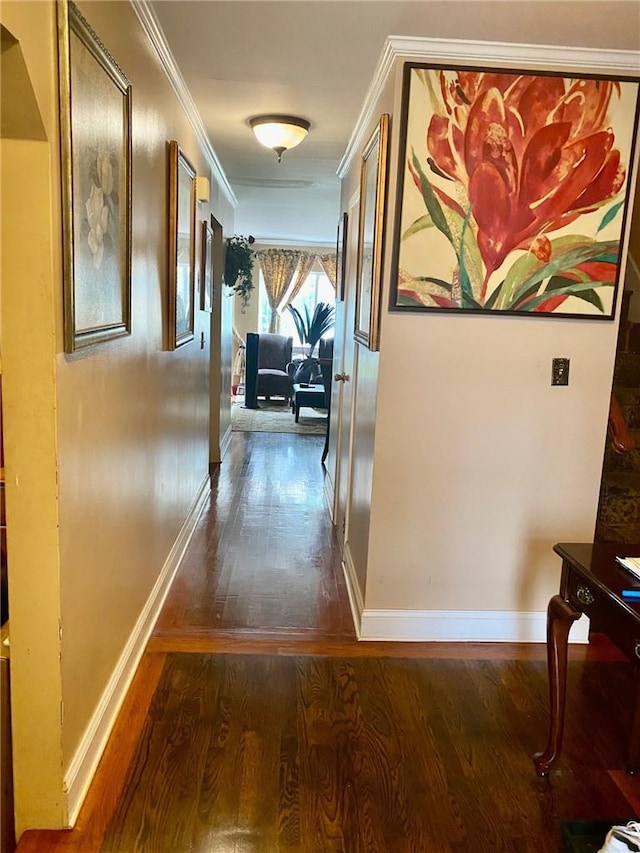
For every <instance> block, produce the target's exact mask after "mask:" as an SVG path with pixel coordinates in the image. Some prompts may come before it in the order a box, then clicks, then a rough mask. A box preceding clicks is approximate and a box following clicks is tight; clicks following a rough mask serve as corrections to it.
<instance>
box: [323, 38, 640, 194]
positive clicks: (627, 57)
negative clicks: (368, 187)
mask: <svg viewBox="0 0 640 853" xmlns="http://www.w3.org/2000/svg"><path fill="white" fill-rule="evenodd" d="M398 57H402V58H403V59H406V60H409V61H411V60H414V61H416V60H422V61H425V62H426V61H430V62H434V63H439V62H454V63H460V64H471V65H481V66H488V65H490V66H494V67H495V66H504V67H505V68H508V67H513V66H514V65H515V66H516V67H523V66H524V67H526V68H527V69H531V70H533V71H537V70H540V71H542V70H545V69H546V70H550V69H553V70H563V69H567V70H568V69H571V70H572V71H575V72H578V73H579V72H582V73H585V74H589V73H594V72H600V73H603V74H607V73H611V74H616V73H620V74H624V75H625V76H630V77H640V70H639V69H640V51H637V50H601V49H598V48H588V47H563V46H561V45H548V44H511V43H509V42H498V41H465V40H462V39H432V38H420V37H412V36H388V37H387V39H386V41H385V44H384V47H383V49H382V53H381V54H380V58H379V59H378V64H377V66H376V70H375V72H374V75H373V79H372V81H371V84H370V85H369V88H368V89H367V94H366V95H365V99H364V103H363V105H362V109H361V110H360V114H359V116H358V120H357V122H356V125H355V127H354V129H353V133H352V134H351V138H350V139H349V143H348V144H347V148H346V150H345V153H344V156H343V158H342V160H341V161H340V165H339V166H338V170H337V175H338V177H339V178H344V176H345V175H346V173H347V171H348V170H349V168H350V166H351V164H352V162H353V160H354V158H355V155H356V154H357V153H358V152H359V151H360V150H361V149H362V147H363V146H364V143H365V134H366V132H367V130H368V129H369V127H370V125H371V123H372V119H373V118H374V116H375V117H377V103H378V101H379V99H380V96H381V95H382V91H383V89H384V87H385V85H386V83H387V80H388V79H389V75H390V74H391V71H392V69H393V68H394V67H395V62H396V59H397V58H398Z"/></svg>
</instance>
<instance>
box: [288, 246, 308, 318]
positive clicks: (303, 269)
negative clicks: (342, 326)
mask: <svg viewBox="0 0 640 853" xmlns="http://www.w3.org/2000/svg"><path fill="white" fill-rule="evenodd" d="M316 258H317V255H312V254H309V253H308V252H300V263H299V264H298V276H297V278H296V281H295V284H294V285H293V287H292V288H291V290H290V291H289V293H288V295H287V300H286V302H285V303H284V305H283V306H282V310H283V311H284V309H285V308H286V307H287V305H291V303H292V302H293V300H294V299H295V298H296V296H297V295H298V294H299V293H300V291H301V290H302V285H303V284H304V283H305V281H306V280H307V276H308V275H309V273H310V272H311V270H312V269H313V265H314V264H315V262H316Z"/></svg>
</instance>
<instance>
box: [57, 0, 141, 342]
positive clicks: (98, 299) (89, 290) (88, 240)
mask: <svg viewBox="0 0 640 853" xmlns="http://www.w3.org/2000/svg"><path fill="white" fill-rule="evenodd" d="M57 16H58V45H59V51H58V56H59V79H60V89H59V98H60V116H61V118H60V121H61V131H62V202H63V208H62V222H63V236H64V239H63V268H64V270H63V294H64V346H65V351H66V352H68V353H73V352H75V351H76V350H77V349H80V348H81V347H85V346H89V345H90V344H95V343H99V342H101V341H107V340H110V339H112V338H119V337H122V336H124V335H129V334H130V333H131V84H130V83H129V81H128V79H127V77H126V76H125V74H124V73H123V71H122V70H121V69H120V68H119V67H118V65H117V63H116V61H115V60H114V58H113V57H112V56H111V54H110V53H109V51H108V50H107V49H106V47H105V46H104V44H103V43H102V42H101V41H100V39H99V37H98V36H97V34H96V33H95V32H94V30H93V29H92V27H91V26H90V24H89V23H88V21H87V20H86V19H85V18H84V17H83V16H82V15H81V14H80V12H79V11H78V9H77V8H76V6H75V5H74V4H73V3H67V2H66V0H60V2H59V3H58V5H57Z"/></svg>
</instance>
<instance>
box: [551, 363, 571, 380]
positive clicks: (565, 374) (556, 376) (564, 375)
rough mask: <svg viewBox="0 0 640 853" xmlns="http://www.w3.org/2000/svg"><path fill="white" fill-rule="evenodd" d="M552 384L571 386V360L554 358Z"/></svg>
mask: <svg viewBox="0 0 640 853" xmlns="http://www.w3.org/2000/svg"><path fill="white" fill-rule="evenodd" d="M551 384H552V385H568V384H569V359H568V358H554V359H553V360H552V362H551Z"/></svg>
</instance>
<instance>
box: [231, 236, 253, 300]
mask: <svg viewBox="0 0 640 853" xmlns="http://www.w3.org/2000/svg"><path fill="white" fill-rule="evenodd" d="M253 243H255V240H254V238H253V237H243V236H242V235H241V234H235V235H234V236H233V237H229V239H228V240H227V251H226V254H225V259H224V283H225V284H226V285H227V287H230V288H231V289H232V290H233V292H234V293H237V294H238V296H239V297H240V299H241V302H240V304H241V306H242V307H241V310H242V311H243V312H244V310H245V308H246V307H247V305H248V304H249V299H250V298H251V291H252V290H253V263H254V256H253V251H252V250H251V245H252V244H253Z"/></svg>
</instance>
